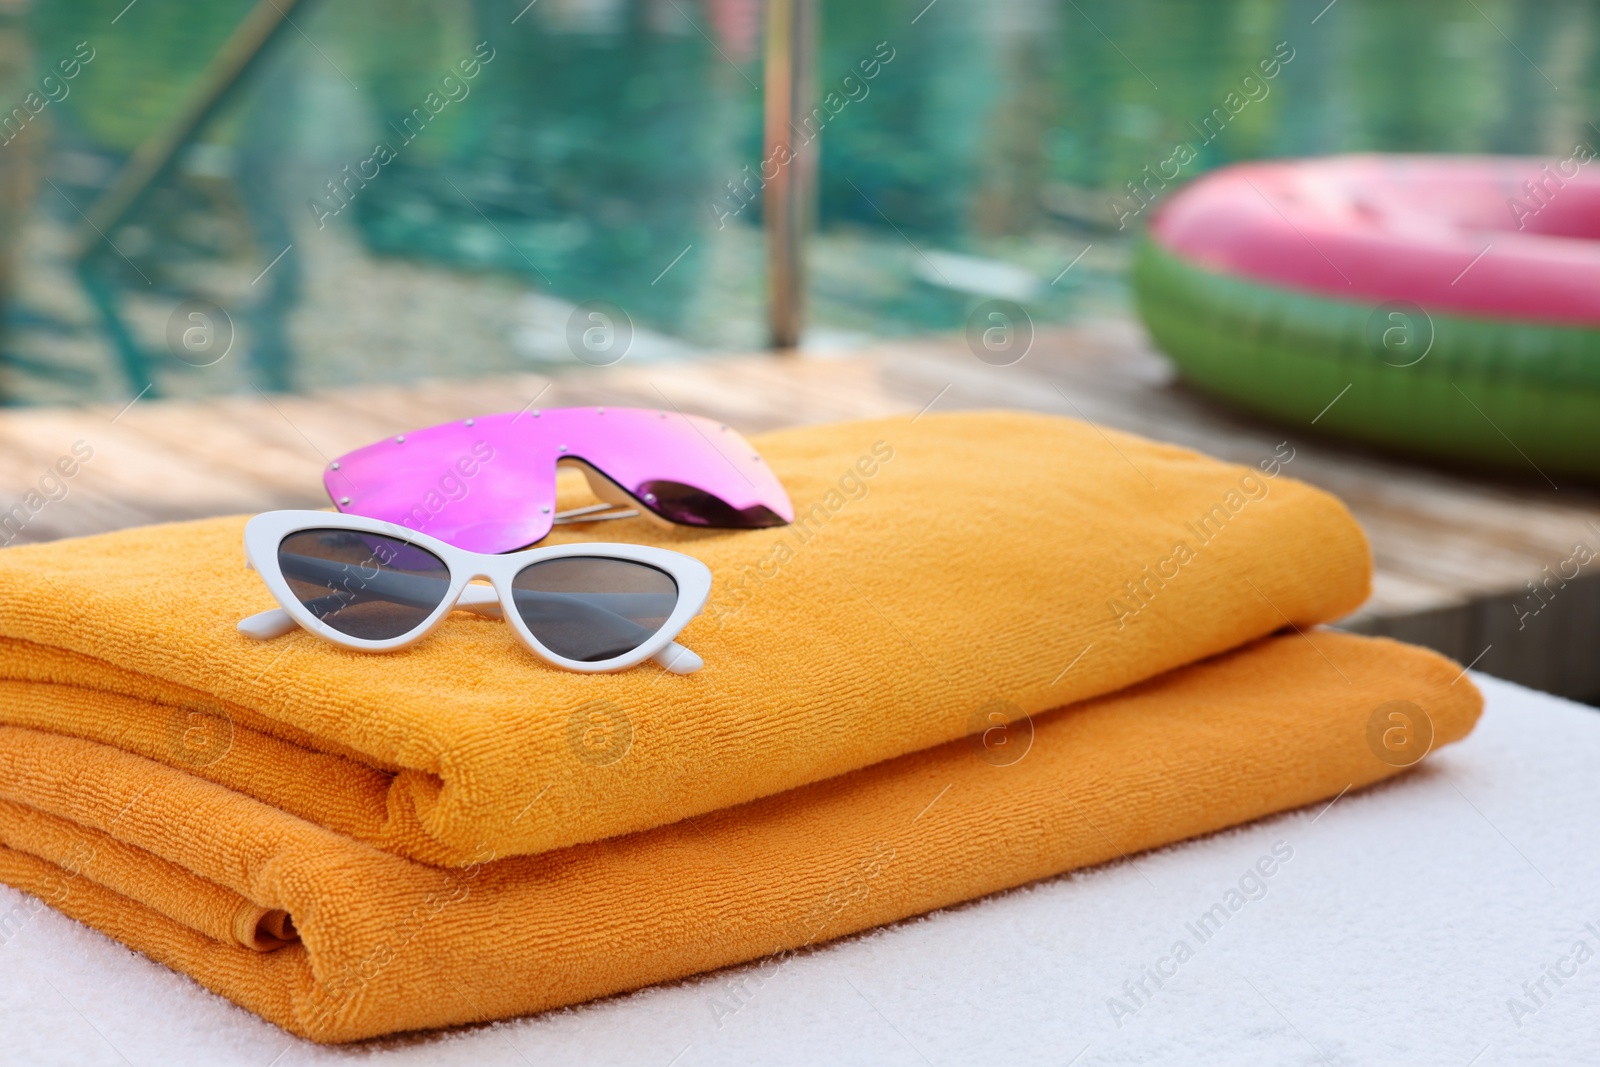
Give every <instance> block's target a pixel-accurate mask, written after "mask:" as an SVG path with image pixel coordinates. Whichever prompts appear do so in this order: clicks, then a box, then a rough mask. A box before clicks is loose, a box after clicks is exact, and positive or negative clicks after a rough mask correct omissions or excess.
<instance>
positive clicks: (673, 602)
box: [511, 556, 678, 663]
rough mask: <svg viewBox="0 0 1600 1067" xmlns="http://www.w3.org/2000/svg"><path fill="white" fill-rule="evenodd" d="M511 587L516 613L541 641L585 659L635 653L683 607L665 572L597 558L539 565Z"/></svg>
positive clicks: (674, 584) (591, 660)
mask: <svg viewBox="0 0 1600 1067" xmlns="http://www.w3.org/2000/svg"><path fill="white" fill-rule="evenodd" d="M511 588H512V595H513V596H514V597H515V599H516V603H517V614H518V615H520V616H521V617H522V621H523V622H524V623H526V624H527V627H528V629H529V630H530V631H532V632H533V636H534V637H536V638H538V640H539V643H540V644H542V645H543V646H544V647H545V648H548V649H549V650H550V651H551V652H554V653H555V654H556V655H558V656H564V657H566V658H567V659H571V660H578V661H580V662H583V663H597V662H599V661H600V660H607V659H613V658H615V657H617V656H622V655H626V654H627V653H629V652H632V651H633V650H634V649H636V648H638V647H639V646H640V645H642V644H644V643H645V642H646V641H648V640H650V638H651V637H653V636H655V634H656V632H657V631H658V630H660V629H661V627H663V626H664V625H666V622H667V617H668V616H669V615H671V614H672V609H673V608H675V607H677V606H678V583H677V582H675V581H673V580H672V575H670V574H668V573H667V572H666V571H663V570H661V569H659V568H656V567H651V566H649V565H648V564H644V563H633V562H631V561H629V560H621V559H603V558H600V557H596V556H567V557H565V558H563V559H551V560H545V561H544V562H543V563H535V564H533V565H532V566H530V567H526V568H524V569H523V570H522V572H521V573H520V574H518V575H517V577H516V579H515V580H514V581H512V583H511Z"/></svg>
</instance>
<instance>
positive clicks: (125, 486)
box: [0, 319, 1600, 700]
mask: <svg viewBox="0 0 1600 1067" xmlns="http://www.w3.org/2000/svg"><path fill="white" fill-rule="evenodd" d="M536 396H537V397H538V403H539V405H540V406H542V407H557V406H565V405H573V404H616V405H622V404H632V405H638V406H644V407H667V406H670V405H677V406H680V407H682V408H684V409H685V410H691V411H695V412H699V413H702V414H706V415H710V416H713V417H718V418H721V419H723V420H725V421H727V422H729V423H730V424H732V425H734V426H737V427H738V428H739V429H741V430H744V431H745V432H759V431H761V430H766V429H773V428H777V427H782V426H789V425H796V424H801V423H813V422H823V421H829V420H834V419H844V418H859V417H868V416H877V415H885V414H892V413H896V412H903V413H906V414H907V415H908V416H909V415H913V414H915V413H916V412H918V411H920V410H922V409H923V408H925V407H928V406H930V405H931V406H932V407H933V408H934V409H937V410H948V409H955V408H971V407H997V406H999V407H1016V408H1026V409H1031V410H1039V411H1051V412H1058V413H1062V414H1067V415H1075V416H1079V417H1083V418H1087V419H1090V420H1092V421H1094V422H1097V423H1101V424H1104V425H1107V426H1115V427H1118V428H1120V429H1125V430H1130V431H1133V432H1136V433H1141V434H1145V435H1147V436H1150V437H1154V438H1160V439H1164V440H1169V441H1173V442H1177V443H1180V444H1183V445H1187V446H1190V447H1193V448H1197V449H1200V450H1203V451H1205V452H1209V453H1211V454H1213V455H1217V456H1221V457H1224V458H1227V459H1232V460H1235V461H1238V462H1244V463H1251V464H1253V463H1255V462H1256V461H1258V460H1260V459H1262V458H1265V457H1268V456H1270V455H1272V453H1273V450H1274V448H1275V447H1276V446H1277V445H1278V443H1279V442H1282V441H1286V440H1287V441H1288V442H1289V443H1290V445H1291V446H1292V447H1293V448H1294V449H1295V459H1294V461H1293V462H1292V463H1291V464H1290V466H1289V467H1288V469H1287V473H1289V474H1290V475H1292V476H1294V477H1297V478H1302V479H1304V480H1306V481H1309V482H1312V483H1314V484H1317V485H1320V486H1322V487H1324V488H1326V489H1328V490H1330V491H1332V492H1334V493H1336V494H1337V495H1338V496H1340V497H1341V498H1342V499H1344V500H1345V502H1346V503H1347V504H1348V505H1349V506H1350V508H1351V510H1352V511H1354V512H1355V514H1356V516H1357V518H1359V519H1360V520H1361V522H1362V523H1363V524H1364V525H1365V526H1366V529H1367V532H1368V534H1369V536H1370V537H1371V540H1372V545H1373V551H1374V554H1375V556H1376V560H1377V580H1376V587H1375V591H1374V595H1373V597H1372V599H1371V600H1370V601H1369V602H1368V603H1367V605H1366V606H1365V607H1364V608H1363V609H1362V610H1361V611H1360V612H1359V613H1357V614H1356V615H1355V616H1353V617H1351V618H1350V619H1348V620H1346V621H1345V622H1344V623H1343V625H1345V626H1348V627H1349V628H1351V629H1355V630H1359V631H1362V632H1366V633H1383V634H1390V635H1393V636H1396V637H1400V638H1404V639H1406V640H1410V641H1414V642H1417V643H1419V644H1424V645H1428V646H1431V647H1433V648H1437V649H1439V650H1440V651H1442V652H1445V653H1447V654H1448V655H1451V656H1453V657H1455V658H1456V659H1458V660H1460V661H1461V662H1463V663H1467V662H1475V663H1476V666H1477V667H1479V668H1480V669H1483V670H1486V671H1488V672H1490V673H1492V674H1496V675H1499V676H1501V677H1504V678H1509V679H1513V680H1515V681H1520V682H1523V683H1524V684H1527V685H1530V686H1534V687H1536V688H1540V689H1544V690H1547V691H1551V692H1556V693H1562V694H1566V695H1570V696H1577V697H1580V698H1584V699H1590V700H1593V699H1594V698H1596V697H1600V656H1597V655H1596V654H1595V650H1594V644H1595V637H1596V635H1597V634H1600V577H1597V575H1600V560H1596V561H1594V562H1592V563H1590V564H1589V565H1587V566H1585V567H1583V568H1582V569H1581V573H1580V574H1579V576H1578V577H1577V578H1575V579H1571V580H1568V581H1566V582H1565V584H1564V585H1563V584H1560V583H1559V582H1557V581H1554V580H1552V581H1550V582H1549V583H1548V584H1547V585H1542V586H1541V591H1542V592H1543V597H1542V599H1535V598H1534V597H1533V596H1532V595H1531V594H1530V591H1529V588H1528V585H1527V583H1530V582H1534V583H1540V582H1544V581H1545V579H1546V578H1549V577H1550V576H1551V575H1554V574H1556V573H1557V572H1558V570H1559V569H1560V568H1561V566H1562V564H1563V562H1564V561H1569V560H1571V559H1572V558H1573V555H1574V552H1573V550H1574V546H1575V545H1577V544H1578V543H1579V542H1583V543H1585V544H1587V545H1588V546H1589V547H1590V548H1592V549H1595V550H1597V551H1600V493H1597V492H1596V491H1595V490H1594V489H1593V488H1591V487H1584V486H1580V485H1568V484H1561V485H1560V487H1559V489H1555V490H1553V489H1552V488H1551V486H1550V485H1549V484H1548V483H1547V482H1545V481H1544V480H1543V478H1541V477H1540V476H1538V475H1537V474H1535V473H1534V472H1533V471H1532V470H1529V471H1528V472H1527V477H1526V478H1520V477H1518V476H1517V475H1516V474H1515V473H1513V474H1510V475H1507V476H1504V477H1500V478H1495V479H1486V478H1483V477H1480V476H1474V475H1470V474H1466V473H1456V472H1451V471H1449V470H1446V469H1443V468H1439V467H1431V466H1424V465H1419V464H1416V463H1411V462H1406V461H1401V460H1395V459H1390V458H1386V457H1384V456H1381V455H1378V454H1376V453H1372V452H1368V451H1365V450H1361V449H1357V448H1352V447H1350V446H1347V445H1342V444H1339V443H1337V442H1334V441H1332V440H1330V439H1327V438H1324V437H1321V436H1318V435H1317V434H1316V432H1315V429H1314V427H1312V426H1310V425H1302V426H1294V425H1288V424H1285V425H1272V424H1269V423H1264V422H1260V421H1257V420H1253V419H1251V418H1248V417H1245V416H1241V415H1239V414H1237V413H1234V412H1232V411H1231V410H1229V409H1227V408H1225V407H1223V406H1222V405H1219V404H1216V403H1214V402H1212V401H1210V400H1208V399H1206V398H1204V397H1202V396H1199V395H1198V394H1196V393H1194V392H1192V391H1191V390H1189V389H1188V388H1186V387H1185V386H1183V385H1182V384H1181V383H1178V382H1176V381H1175V376H1174V373H1173V370H1172V368H1171V365H1170V364H1169V363H1167V361H1166V360H1165V359H1163V358H1162V357H1161V356H1159V355H1158V354H1156V353H1155V352H1153V351H1152V350H1151V349H1150V348H1149V347H1148V345H1147V343H1146V341H1145V340H1144V338H1143V335H1142V334H1141V332H1140V331H1139V328H1138V327H1137V325H1136V324H1134V323H1132V322H1129V321H1125V320H1118V319H1102V320H1093V321H1089V322H1086V323H1084V324H1081V325H1079V326H1076V327H1073V328H1069V329H1057V330H1051V331H1042V332H1041V333H1040V335H1039V337H1038V338H1037V340H1036V342H1035V345H1034V348H1033V351H1032V352H1030V353H1029V354H1028V356H1027V357H1026V358H1025V359H1024V360H1022V361H1021V362H1020V363H1018V364H1016V365H1014V366H1011V367H992V366H988V365H986V364H984V363H981V362H979V361H978V360H977V359H975V358H974V357H973V356H972V354H971V353H970V352H968V351H967V349H966V347H965V345H964V343H963V341H962V340H961V339H960V338H959V337H957V338H935V339H928V340H918V341H916V342H904V343H896V344H888V345H884V346H881V347H879V348H876V349H872V350H870V351H865V352H857V353H851V354H849V355H844V356H840V357H838V358H824V357H820V356H804V357H775V356H770V355H753V356H739V357H729V358H718V359H706V360H702V361H695V362H684V363H662V364H651V365H630V364H629V363H628V362H627V361H624V362H623V363H622V364H620V365H618V366H617V367H613V368H607V369H604V370H599V369H591V368H582V369H579V370H575V371H572V372H570V373H562V374H559V375H557V376H556V377H554V378H546V377H540V376H535V375H526V376H517V377H510V378H495V379H477V380H461V381H437V382H427V383H420V384H416V385H408V386H403V387H398V386H397V387H366V388H361V389H352V390H347V391H338V392H327V393H321V394H317V395H310V396H273V397H266V396H262V395H259V394H254V393H252V394H249V395H247V396H244V397H230V398H222V399H215V400H207V401H202V402H197V401H148V400H141V401H138V402H136V403H134V404H133V405H132V406H131V407H128V408H126V409H122V410H120V411H119V410H118V408H117V407H95V408H77V409H63V408H49V409H45V408H35V409H14V410H11V411H7V412H4V413H0V485H3V486H5V488H6V490H8V493H7V494H5V495H0V502H3V503H6V504H7V505H9V504H10V503H11V502H12V500H13V499H16V498H20V497H21V496H22V494H23V493H24V492H25V491H26V490H27V489H29V488H30V487H32V486H34V485H36V484H37V483H38V480H39V478H40V477H41V476H42V475H44V474H45V473H46V471H47V470H48V469H50V467H51V466H52V465H54V464H55V463H56V461H57V460H58V459H59V458H60V457H62V456H67V455H70V454H71V452H72V446H73V444H74V442H78V441H82V442H84V443H85V444H86V446H87V447H89V448H92V449H93V456H92V457H91V458H90V459H89V460H87V461H86V462H85V463H83V465H82V468H81V470H80V471H79V472H78V473H77V475H76V476H74V477H73V478H72V479H71V480H70V481H69V482H68V489H69V491H68V493H67V495H66V496H65V497H64V498H62V499H60V500H58V501H53V502H50V503H48V504H47V505H46V506H45V507H44V508H43V509H42V510H41V511H39V512H38V513H37V514H36V515H35V516H34V517H33V519H32V520H31V522H30V523H29V524H28V525H27V527H26V528H25V529H24V531H23V533H22V536H21V537H20V538H19V539H18V540H19V541H20V540H44V539H48V538H54V537H63V536H68V535H73V534H83V533H91V532H96V531H102V530H110V529H116V528H119V527H123V526H129V525H134V524H138V523H146V522H154V521H160V520H167V519H176V518H192V517H199V516H204V515H212V514H223V513H229V512H243V511H259V510H265V509H269V508H275V507H301V506H320V505H323V504H326V498H325V497H324V496H323V494H322V491H321V483H320V476H321V468H322V465H323V463H324V462H325V460H326V459H327V458H329V457H332V456H335V455H338V454H339V453H341V452H344V451H347V450H349V449H351V448H354V447H357V446H359V445H362V444H366V443H368V442H370V441H373V440H376V439H377V438H379V437H383V436H386V435H389V434H393V433H396V432H400V431H404V430H407V429H412V428H415V427H418V426H423V425H428V424H430V423H435V422H440V421H444V420H447V419H452V418H461V417H465V416H468V415H473V414H482V413H484V412H489V411H502V410H511V409H515V408H517V407H520V406H522V405H523V404H526V403H528V402H530V401H531V400H533V399H534V398H535V397H536ZM81 448H82V446H80V450H81ZM1579 558H1580V559H1581V558H1582V557H1581V556H1580V557H1579ZM1573 566H1574V564H1573V563H1571V562H1569V563H1567V564H1566V572H1567V573H1568V574H1571V573H1572V569H1573ZM1546 568H1548V570H1546ZM1535 608H1537V609H1539V610H1538V611H1537V613H1536V614H1535V613H1533V610H1532V609H1535Z"/></svg>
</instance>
